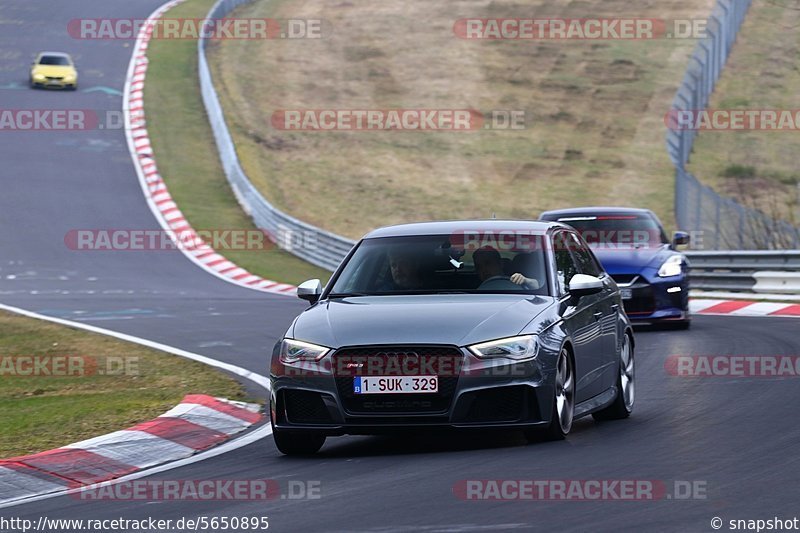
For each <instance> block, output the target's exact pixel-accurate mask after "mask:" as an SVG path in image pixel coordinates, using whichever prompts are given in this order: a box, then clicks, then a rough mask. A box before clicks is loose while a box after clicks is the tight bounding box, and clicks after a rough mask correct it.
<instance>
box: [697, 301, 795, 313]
mask: <svg viewBox="0 0 800 533" xmlns="http://www.w3.org/2000/svg"><path fill="white" fill-rule="evenodd" d="M689 310H690V311H691V313H692V314H693V315H726V316H778V317H800V304H785V303H774V302H749V301H746V300H713V299H708V300H705V299H703V300H697V299H692V300H689Z"/></svg>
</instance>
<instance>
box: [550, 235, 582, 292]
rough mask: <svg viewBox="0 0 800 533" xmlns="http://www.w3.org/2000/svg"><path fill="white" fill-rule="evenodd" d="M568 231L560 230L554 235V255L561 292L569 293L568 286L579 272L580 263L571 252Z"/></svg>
mask: <svg viewBox="0 0 800 533" xmlns="http://www.w3.org/2000/svg"><path fill="white" fill-rule="evenodd" d="M568 235H569V234H568V233H567V232H565V231H559V232H558V233H556V234H555V235H553V256H554V257H555V261H556V276H557V280H558V289H559V292H560V293H561V294H567V292H568V291H567V287H568V284H569V281H570V280H571V279H572V277H573V276H574V275H575V274H577V273H578V265H577V264H576V262H575V259H574V258H573V257H572V254H571V253H570V251H569V249H570V244H571V243H570V242H569V241H568Z"/></svg>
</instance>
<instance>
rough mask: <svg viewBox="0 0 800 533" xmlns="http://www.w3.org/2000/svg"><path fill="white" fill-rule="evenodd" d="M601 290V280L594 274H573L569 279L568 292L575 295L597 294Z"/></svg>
mask: <svg viewBox="0 0 800 533" xmlns="http://www.w3.org/2000/svg"><path fill="white" fill-rule="evenodd" d="M602 290H603V281H602V280H601V279H600V278H596V277H594V276H587V275H586V274H575V275H574V276H572V279H571V280H569V293H570V294H571V295H572V296H573V297H575V298H580V297H582V296H588V295H590V294H597V293H598V292H600V291H602Z"/></svg>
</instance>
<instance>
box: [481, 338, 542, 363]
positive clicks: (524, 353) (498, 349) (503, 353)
mask: <svg viewBox="0 0 800 533" xmlns="http://www.w3.org/2000/svg"><path fill="white" fill-rule="evenodd" d="M467 348H468V349H469V351H471V352H472V353H473V354H475V356H476V357H480V358H481V359H491V358H495V357H504V358H506V359H512V360H514V361H528V360H530V359H533V358H535V357H536V355H537V354H538V353H539V343H538V342H537V339H536V335H520V336H519V337H507V338H505V339H497V340H494V341H489V342H482V343H480V344H473V345H472V346H468V347H467Z"/></svg>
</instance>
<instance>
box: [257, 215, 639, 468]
mask: <svg viewBox="0 0 800 533" xmlns="http://www.w3.org/2000/svg"><path fill="white" fill-rule="evenodd" d="M297 294H298V296H299V297H300V298H302V299H304V300H308V301H309V302H311V306H310V307H309V308H308V309H307V310H306V311H304V312H303V313H301V314H300V316H298V317H297V318H296V319H295V320H294V322H293V323H292V325H291V326H290V327H289V329H288V331H287V332H286V335H285V336H284V338H283V339H282V340H281V341H279V342H278V343H277V344H276V345H275V349H274V351H273V354H272V363H271V368H270V379H271V383H272V391H271V398H270V413H271V421H272V427H273V433H274V437H275V443H276V445H277V447H278V449H279V450H280V451H281V452H282V453H284V454H313V453H316V452H317V451H318V450H319V449H320V448H321V447H322V445H323V444H324V443H325V439H326V437H328V436H335V435H345V434H351V435H369V434H378V433H387V432H407V431H419V430H421V429H430V430H433V429H456V430H459V429H463V430H468V429H480V430H488V429H505V430H508V429H519V430H521V431H522V432H524V434H525V436H526V437H527V438H528V439H529V440H532V441H533V440H540V439H551V440H556V439H563V438H564V437H565V436H566V435H567V434H568V433H569V431H570V428H571V427H572V422H573V420H574V419H576V418H579V417H582V416H586V415H590V414H591V415H593V416H594V417H595V419H620V418H626V417H628V416H629V415H630V413H631V411H632V409H633V402H634V355H633V352H634V350H633V348H634V338H633V331H632V328H631V325H630V322H629V321H628V318H627V316H626V315H625V312H624V310H623V307H622V302H621V300H620V293H619V290H618V289H617V285H616V284H615V283H614V280H613V279H612V278H611V277H610V276H609V275H608V274H606V272H605V271H604V270H603V267H602V266H601V265H600V263H599V262H598V261H597V259H596V258H595V256H594V254H593V253H592V251H591V250H590V249H589V247H588V246H587V245H586V243H585V242H584V241H583V240H582V239H581V237H580V235H579V234H578V233H577V232H576V231H575V230H574V229H572V228H571V227H569V226H566V225H564V224H560V223H556V222H533V221H519V220H494V219H492V220H469V221H449V222H427V223H418V224H404V225H398V226H391V227H386V228H381V229H378V230H375V231H373V232H371V233H369V234H367V235H366V236H365V237H364V238H363V239H361V240H360V241H359V242H358V244H356V246H354V247H353V249H352V250H351V251H350V253H349V254H348V256H347V257H346V258H345V260H344V261H343V262H342V264H341V265H340V266H339V268H338V269H337V270H336V272H335V273H334V274H333V277H332V278H331V280H330V282H329V283H328V284H327V286H326V287H325V288H324V289H323V288H322V286H321V283H320V281H319V280H310V281H307V282H305V283H303V284H301V285H300V286H299V287H298V290H297Z"/></svg>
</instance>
